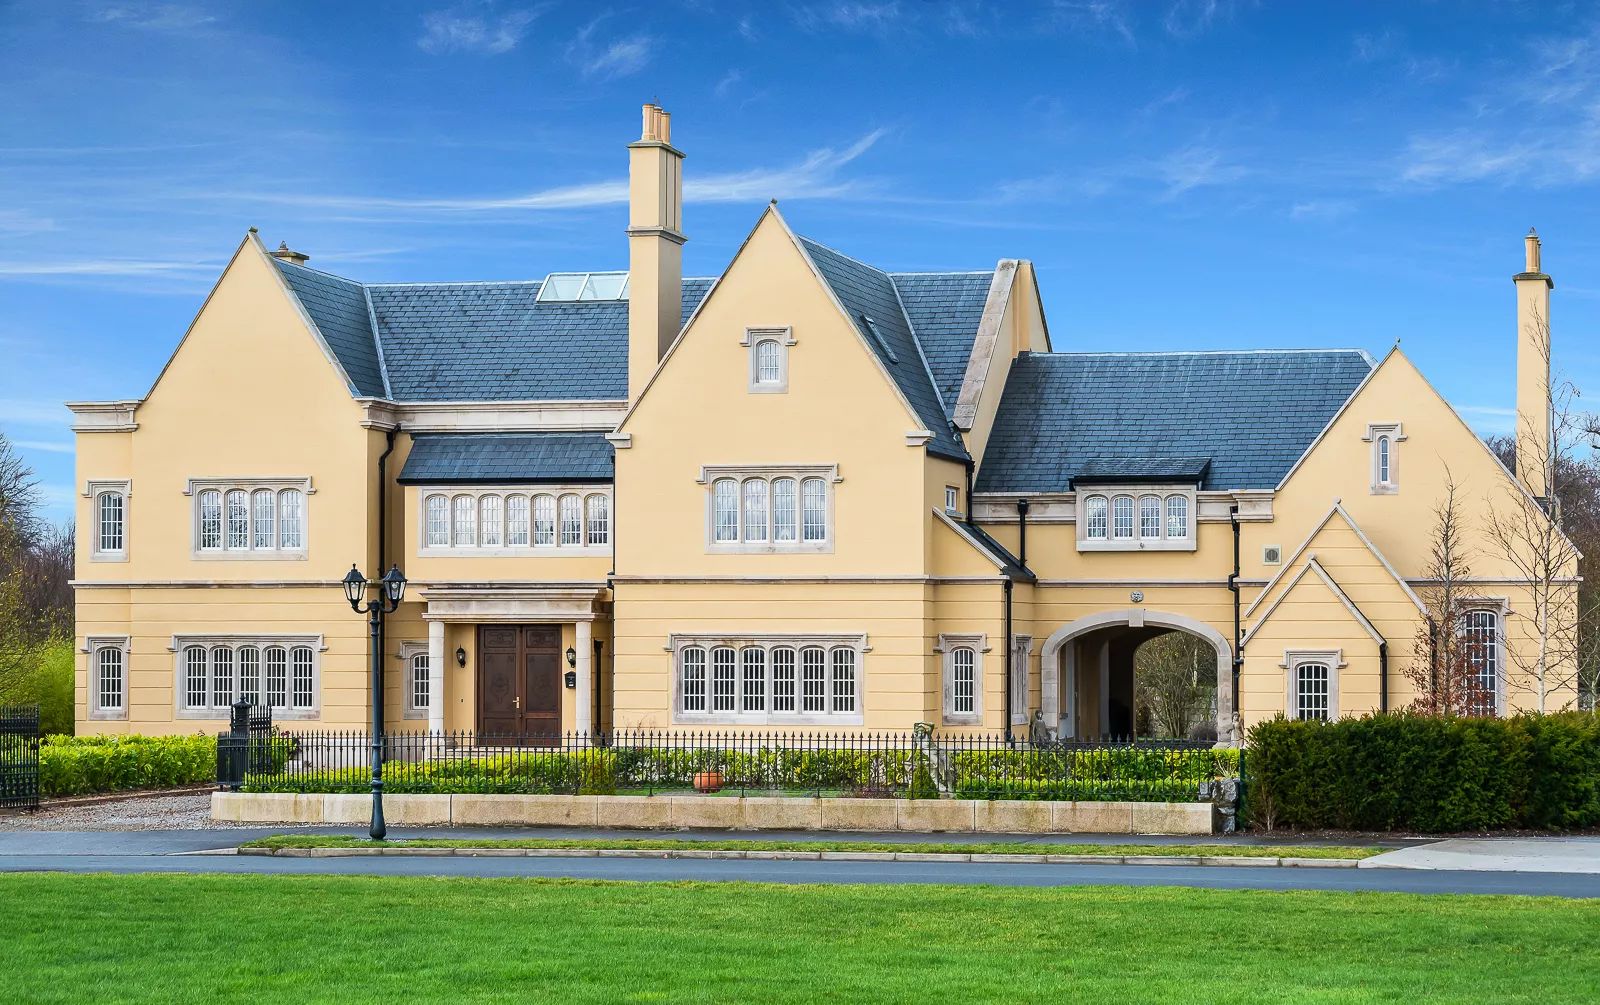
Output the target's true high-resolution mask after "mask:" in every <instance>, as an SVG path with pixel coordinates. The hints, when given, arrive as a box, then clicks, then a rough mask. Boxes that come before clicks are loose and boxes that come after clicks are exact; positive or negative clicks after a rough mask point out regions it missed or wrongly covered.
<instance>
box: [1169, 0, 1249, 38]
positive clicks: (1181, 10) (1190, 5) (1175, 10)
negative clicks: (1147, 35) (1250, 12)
mask: <svg viewBox="0 0 1600 1005" xmlns="http://www.w3.org/2000/svg"><path fill="white" fill-rule="evenodd" d="M1234 6H1235V5H1234V4H1233V2H1232V0H1173V2H1172V3H1171V4H1170V5H1168V7H1167V13H1166V15H1165V16H1164V17H1163V18H1162V19H1161V27H1162V28H1164V29H1165V30H1166V32H1167V34H1168V35H1171V36H1173V37H1175V38H1191V37H1193V36H1195V35H1201V34H1204V33H1205V32H1207V31H1209V30H1210V29H1211V26H1212V25H1213V24H1215V23H1216V22H1217V21H1218V20H1226V19H1228V18H1231V17H1233V13H1234Z"/></svg>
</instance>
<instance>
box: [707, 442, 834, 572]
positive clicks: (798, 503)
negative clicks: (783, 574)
mask: <svg viewBox="0 0 1600 1005" xmlns="http://www.w3.org/2000/svg"><path fill="white" fill-rule="evenodd" d="M723 478H732V479H733V480H734V481H736V482H738V483H739V485H740V487H741V488H740V496H739V527H740V535H739V536H740V538H741V539H740V540H738V541H718V540H717V499H716V483H717V482H718V480H720V479H723ZM751 478H760V479H763V480H765V481H766V482H767V505H768V520H767V526H768V531H769V540H766V541H745V540H743V537H744V534H743V527H744V494H743V484H744V482H745V481H746V480H748V479H751ZM778 478H793V479H794V480H795V483H796V484H795V540H794V541H788V542H774V541H772V540H770V532H771V529H772V523H773V521H772V519H771V505H772V482H773V481H774V480H775V479H778ZM807 478H821V479H822V482H823V486H824V489H825V490H826V493H827V498H826V500H825V502H826V511H825V513H824V521H825V526H826V528H827V537H826V538H825V539H824V540H821V541H807V540H805V528H804V522H805V501H804V495H803V483H804V481H805V480H806V479H807ZM695 481H696V483H697V484H700V485H703V486H705V492H706V526H705V535H706V537H705V541H706V552H707V554H713V555H792V554H797V553H798V554H832V553H833V542H834V535H835V527H834V497H835V495H836V494H837V493H835V492H834V490H833V486H835V485H837V484H839V483H840V482H842V481H844V479H843V478H842V477H840V475H839V465H837V464H705V465H702V466H701V468H700V477H698V478H696V479H695Z"/></svg>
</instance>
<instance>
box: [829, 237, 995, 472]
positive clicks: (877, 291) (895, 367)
mask: <svg viewBox="0 0 1600 1005" xmlns="http://www.w3.org/2000/svg"><path fill="white" fill-rule="evenodd" d="M798 240H799V244H800V247H801V249H802V250H803V251H804V252H805V254H806V255H807V256H808V257H809V258H810V259H811V264H812V265H813V266H814V267H815V268H816V270H817V273H818V274H819V275H820V276H822V279H823V281H824V282H826V283H827V284H828V287H829V288H830V289H831V290H832V291H833V295H834V297H835V298H837V299H838V301H839V304H840V305H841V306H842V307H843V308H844V311H845V313H846V314H847V315H848V316H849V318H850V320H851V322H852V323H854V324H855V326H856V328H857V330H858V331H860V333H861V337H862V339H864V340H865V341H866V344H867V345H869V346H871V347H872V351H873V352H874V353H875V354H877V356H878V360H879V362H881V363H882V364H883V367H884V369H885V370H886V371H887V372H888V374H889V376H890V377H891V378H892V379H893V380H894V382H895V385H896V386H897V387H898V388H899V389H900V393H901V394H902V395H904V396H905V399H906V401H907V402H908V403H909V404H910V405H911V408H912V410H913V411H914V412H915V413H916V415H917V418H918V419H919V420H921V422H922V424H923V426H924V428H926V429H928V430H930V431H931V432H932V433H933V439H931V440H929V441H928V450H929V452H930V453H935V454H939V455H941V456H944V457H948V458H952V459H954V460H958V461H965V460H966V459H967V456H968V455H967V450H966V448H965V447H964V446H962V444H961V440H960V438H959V437H957V436H956V432H955V427H954V426H952V425H951V423H950V416H949V414H948V413H947V412H946V411H945V406H944V402H943V401H942V400H941V399H940V397H939V392H938V390H937V388H936V387H935V386H934V377H933V374H932V372H931V371H930V369H929V364H928V363H927V362H926V361H925V360H924V358H923V354H922V347H921V346H920V345H919V344H918V343H917V337H916V336H915V335H914V334H913V333H912V329H911V322H910V321H909V320H908V319H907V317H906V313H905V310H904V309H902V307H901V305H900V296H899V292H898V291H897V290H896V288H895V284H894V281H893V280H892V279H891V278H890V277H889V274H888V273H886V272H882V271H880V270H878V269H875V268H873V267H872V266H870V265H865V264H863V263H861V262H858V261H856V260H855V259H853V258H847V257H846V256H844V255H841V254H840V253H839V252H837V251H834V250H833V249H832V248H827V247H824V246H823V245H820V244H818V243H817V242H815V241H811V240H808V239H806V238H804V237H801V238H798ZM974 330H976V328H974Z"/></svg>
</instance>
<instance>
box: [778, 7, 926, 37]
mask: <svg viewBox="0 0 1600 1005" xmlns="http://www.w3.org/2000/svg"><path fill="white" fill-rule="evenodd" d="M902 13H903V11H902V10H901V7H900V4H899V3H898V2H897V0H889V2H886V3H865V2H861V0H838V2H834V3H817V4H806V5H804V6H800V7H795V8H793V9H792V10H791V11H790V15H791V16H792V17H793V18H794V23H795V24H797V25H799V26H800V27H801V28H802V29H803V30H805V31H823V30H827V29H840V30H843V31H856V32H881V31H884V30H885V29H887V28H889V27H890V26H892V25H894V24H896V23H897V22H899V21H900V19H901V15H902Z"/></svg>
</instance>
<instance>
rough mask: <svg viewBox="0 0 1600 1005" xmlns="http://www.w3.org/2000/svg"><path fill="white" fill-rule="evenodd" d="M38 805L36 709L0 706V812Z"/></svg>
mask: <svg viewBox="0 0 1600 1005" xmlns="http://www.w3.org/2000/svg"><path fill="white" fill-rule="evenodd" d="M38 805H39V706H38V705H0V809H32V808H34V807H36V806H38Z"/></svg>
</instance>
